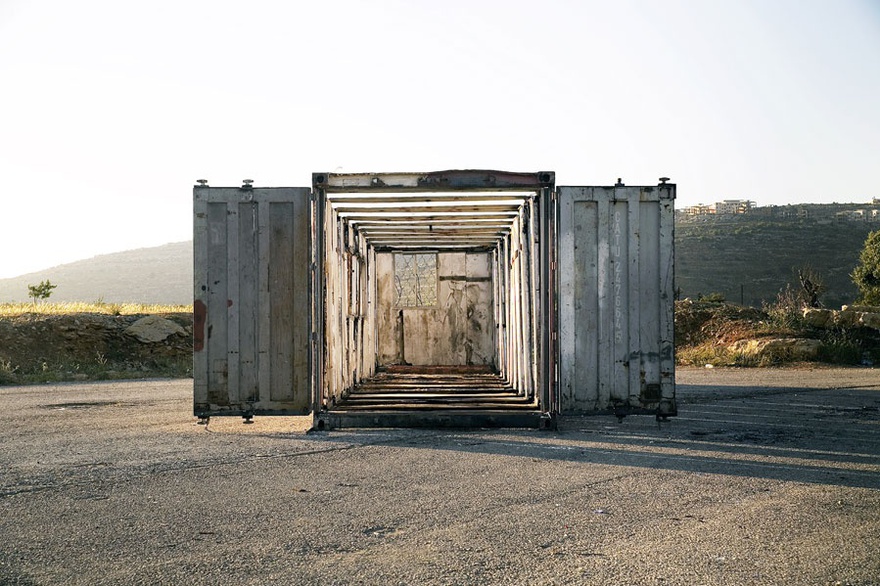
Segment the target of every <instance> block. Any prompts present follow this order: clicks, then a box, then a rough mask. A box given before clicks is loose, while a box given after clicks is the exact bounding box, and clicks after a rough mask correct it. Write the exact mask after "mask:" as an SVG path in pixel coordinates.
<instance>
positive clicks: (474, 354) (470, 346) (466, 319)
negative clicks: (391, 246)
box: [375, 251, 497, 368]
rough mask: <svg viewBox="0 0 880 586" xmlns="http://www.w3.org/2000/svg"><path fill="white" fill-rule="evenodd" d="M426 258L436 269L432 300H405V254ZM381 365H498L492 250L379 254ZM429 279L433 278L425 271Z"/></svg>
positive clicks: (431, 283) (431, 282)
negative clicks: (411, 302) (412, 302)
mask: <svg viewBox="0 0 880 586" xmlns="http://www.w3.org/2000/svg"><path fill="white" fill-rule="evenodd" d="M414 254H420V255H423V256H427V257H428V258H427V260H428V261H429V262H428V263H425V264H427V265H428V266H427V267H423V268H427V272H430V271H431V268H432V267H431V262H430V261H431V260H432V259H433V261H434V263H433V267H434V270H435V271H436V272H435V273H434V274H433V275H432V276H431V277H430V283H429V286H430V287H435V288H436V295H432V296H431V297H430V299H429V301H430V302H428V303H425V304H424V305H417V306H410V305H407V304H406V303H401V292H400V291H399V288H400V287H402V285H401V279H402V277H403V276H404V275H402V272H403V271H404V270H406V268H407V267H408V266H409V265H406V264H405V263H404V260H405V259H404V258H403V257H404V256H407V255H409V256H410V257H411V256H413V255H414ZM375 258H376V273H375V274H376V279H377V295H376V298H377V316H376V317H377V320H376V321H377V342H378V363H379V365H380V366H387V365H391V364H411V365H416V366H464V365H468V366H472V365H488V366H492V367H493V368H495V367H496V362H497V360H496V345H495V336H496V332H495V313H494V309H493V308H494V306H495V300H494V295H493V293H494V289H493V281H492V275H493V271H492V258H493V255H492V254H491V253H490V252H485V251H480V252H443V251H439V252H433V251H421V252H418V253H413V254H410V253H393V252H381V253H377V254H375ZM424 276H425V278H429V277H428V276H427V275H424Z"/></svg>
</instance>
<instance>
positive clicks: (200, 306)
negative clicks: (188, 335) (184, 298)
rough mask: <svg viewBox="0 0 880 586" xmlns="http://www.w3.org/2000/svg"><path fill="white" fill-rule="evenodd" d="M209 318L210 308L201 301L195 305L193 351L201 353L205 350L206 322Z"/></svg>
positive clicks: (196, 301) (198, 300) (197, 300)
mask: <svg viewBox="0 0 880 586" xmlns="http://www.w3.org/2000/svg"><path fill="white" fill-rule="evenodd" d="M207 317H208V308H207V307H206V306H205V303H204V302H203V301H202V300H201V299H196V300H195V302H194V303H193V351H194V352H201V351H202V350H204V349H205V321H206V320H207Z"/></svg>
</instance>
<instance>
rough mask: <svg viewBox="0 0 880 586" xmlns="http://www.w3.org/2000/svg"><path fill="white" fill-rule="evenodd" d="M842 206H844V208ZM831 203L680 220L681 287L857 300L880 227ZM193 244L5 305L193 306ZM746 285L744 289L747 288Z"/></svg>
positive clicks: (95, 262)
mask: <svg viewBox="0 0 880 586" xmlns="http://www.w3.org/2000/svg"><path fill="white" fill-rule="evenodd" d="M838 207H841V206H838ZM835 210H836V208H832V206H831V205H828V206H820V205H818V204H814V205H811V206H810V214H809V217H806V218H798V217H784V218H780V217H773V216H769V217H768V216H766V215H761V214H743V215H739V216H718V217H711V218H703V219H700V220H691V221H679V220H677V221H676V225H675V230H676V232H675V246H676V267H675V272H676V285H677V286H678V287H679V288H680V289H681V295H682V297H697V296H698V295H699V294H700V293H702V294H704V295H708V294H709V293H721V294H723V295H724V297H725V298H726V299H727V300H728V301H731V302H734V303H739V302H740V293H741V292H742V300H743V301H744V302H745V304H746V305H752V306H755V307H760V306H761V303H762V302H763V301H773V300H774V299H775V298H776V294H777V293H778V292H779V291H780V290H781V289H783V288H784V287H785V285H786V283H792V284H794V283H796V276H795V272H794V271H795V270H796V269H797V268H798V267H804V266H810V267H812V268H813V269H815V270H816V271H817V272H818V273H819V275H820V276H821V277H822V278H823V279H824V280H825V283H826V284H827V286H828V291H827V292H826V293H825V294H824V295H823V296H822V298H821V299H822V301H823V302H824V303H825V305H826V306H828V307H839V306H840V305H842V304H845V303H852V301H853V300H854V298H855V297H856V294H857V291H856V288H855V286H854V285H853V284H852V281H851V280H850V277H849V274H850V272H852V269H853V268H854V267H855V265H856V263H857V262H858V256H859V251H861V249H862V246H863V245H864V242H865V238H866V237H867V235H868V233H869V232H870V231H871V230H872V229H880V224H878V223H871V222H865V221H850V220H840V219H833V218H834V212H835ZM192 259H193V249H192V241H187V242H175V243H173V244H165V245H163V246H157V247H154V248H141V249H138V250H129V251H126V252H118V253H115V254H105V255H102V256H96V257H94V258H91V259H87V260H82V261H78V262H74V263H70V264H65V265H60V266H57V267H54V268H51V269H46V270H44V271H39V272H35V273H31V274H28V275H23V276H21V277H15V278H12V279H0V303H2V302H6V301H28V300H29V299H28V296H27V286H28V285H29V284H36V283H39V282H40V281H42V280H45V279H48V280H50V281H52V282H53V283H55V284H57V285H58V288H57V289H55V291H54V292H53V293H52V297H51V300H52V301H87V302H91V301H97V300H98V299H103V300H104V302H106V303H121V302H137V303H163V304H189V303H192V282H193V266H192V264H193V261H192ZM741 287H742V289H741Z"/></svg>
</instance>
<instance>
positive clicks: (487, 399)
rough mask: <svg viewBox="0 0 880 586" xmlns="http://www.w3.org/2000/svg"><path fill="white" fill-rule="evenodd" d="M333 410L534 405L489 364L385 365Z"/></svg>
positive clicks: (526, 407) (525, 407)
mask: <svg viewBox="0 0 880 586" xmlns="http://www.w3.org/2000/svg"><path fill="white" fill-rule="evenodd" d="M334 409H337V410H346V411H358V410H382V411H387V410H437V409H442V410H484V409H485V410H493V411H495V410H524V411H527V410H534V409H536V403H535V401H534V399H531V398H529V397H527V396H524V395H521V394H520V393H519V392H518V391H517V390H516V389H514V388H513V387H512V386H511V385H510V384H509V383H508V382H507V381H505V380H504V378H503V377H502V376H501V375H500V374H498V373H497V372H495V371H494V370H493V369H492V368H491V367H488V366H387V367H384V368H382V369H381V370H379V372H377V373H376V375H375V376H373V377H371V378H369V379H366V380H364V381H362V382H361V383H360V384H359V385H358V386H356V387H355V388H354V389H353V390H352V391H351V393H350V394H349V395H348V397H347V398H346V399H345V400H344V401H342V402H340V403H338V404H337V405H336V406H335V407H334Z"/></svg>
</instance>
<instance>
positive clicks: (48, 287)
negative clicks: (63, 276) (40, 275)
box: [28, 279, 58, 305]
mask: <svg viewBox="0 0 880 586" xmlns="http://www.w3.org/2000/svg"><path fill="white" fill-rule="evenodd" d="M57 287H58V285H53V284H52V283H51V282H50V281H49V280H48V279H47V280H45V281H40V284H39V285H28V297H30V298H32V299H33V300H34V305H36V304H37V300H38V299H39V300H43V299H48V298H49V296H50V295H52V289H55V288H57Z"/></svg>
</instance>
